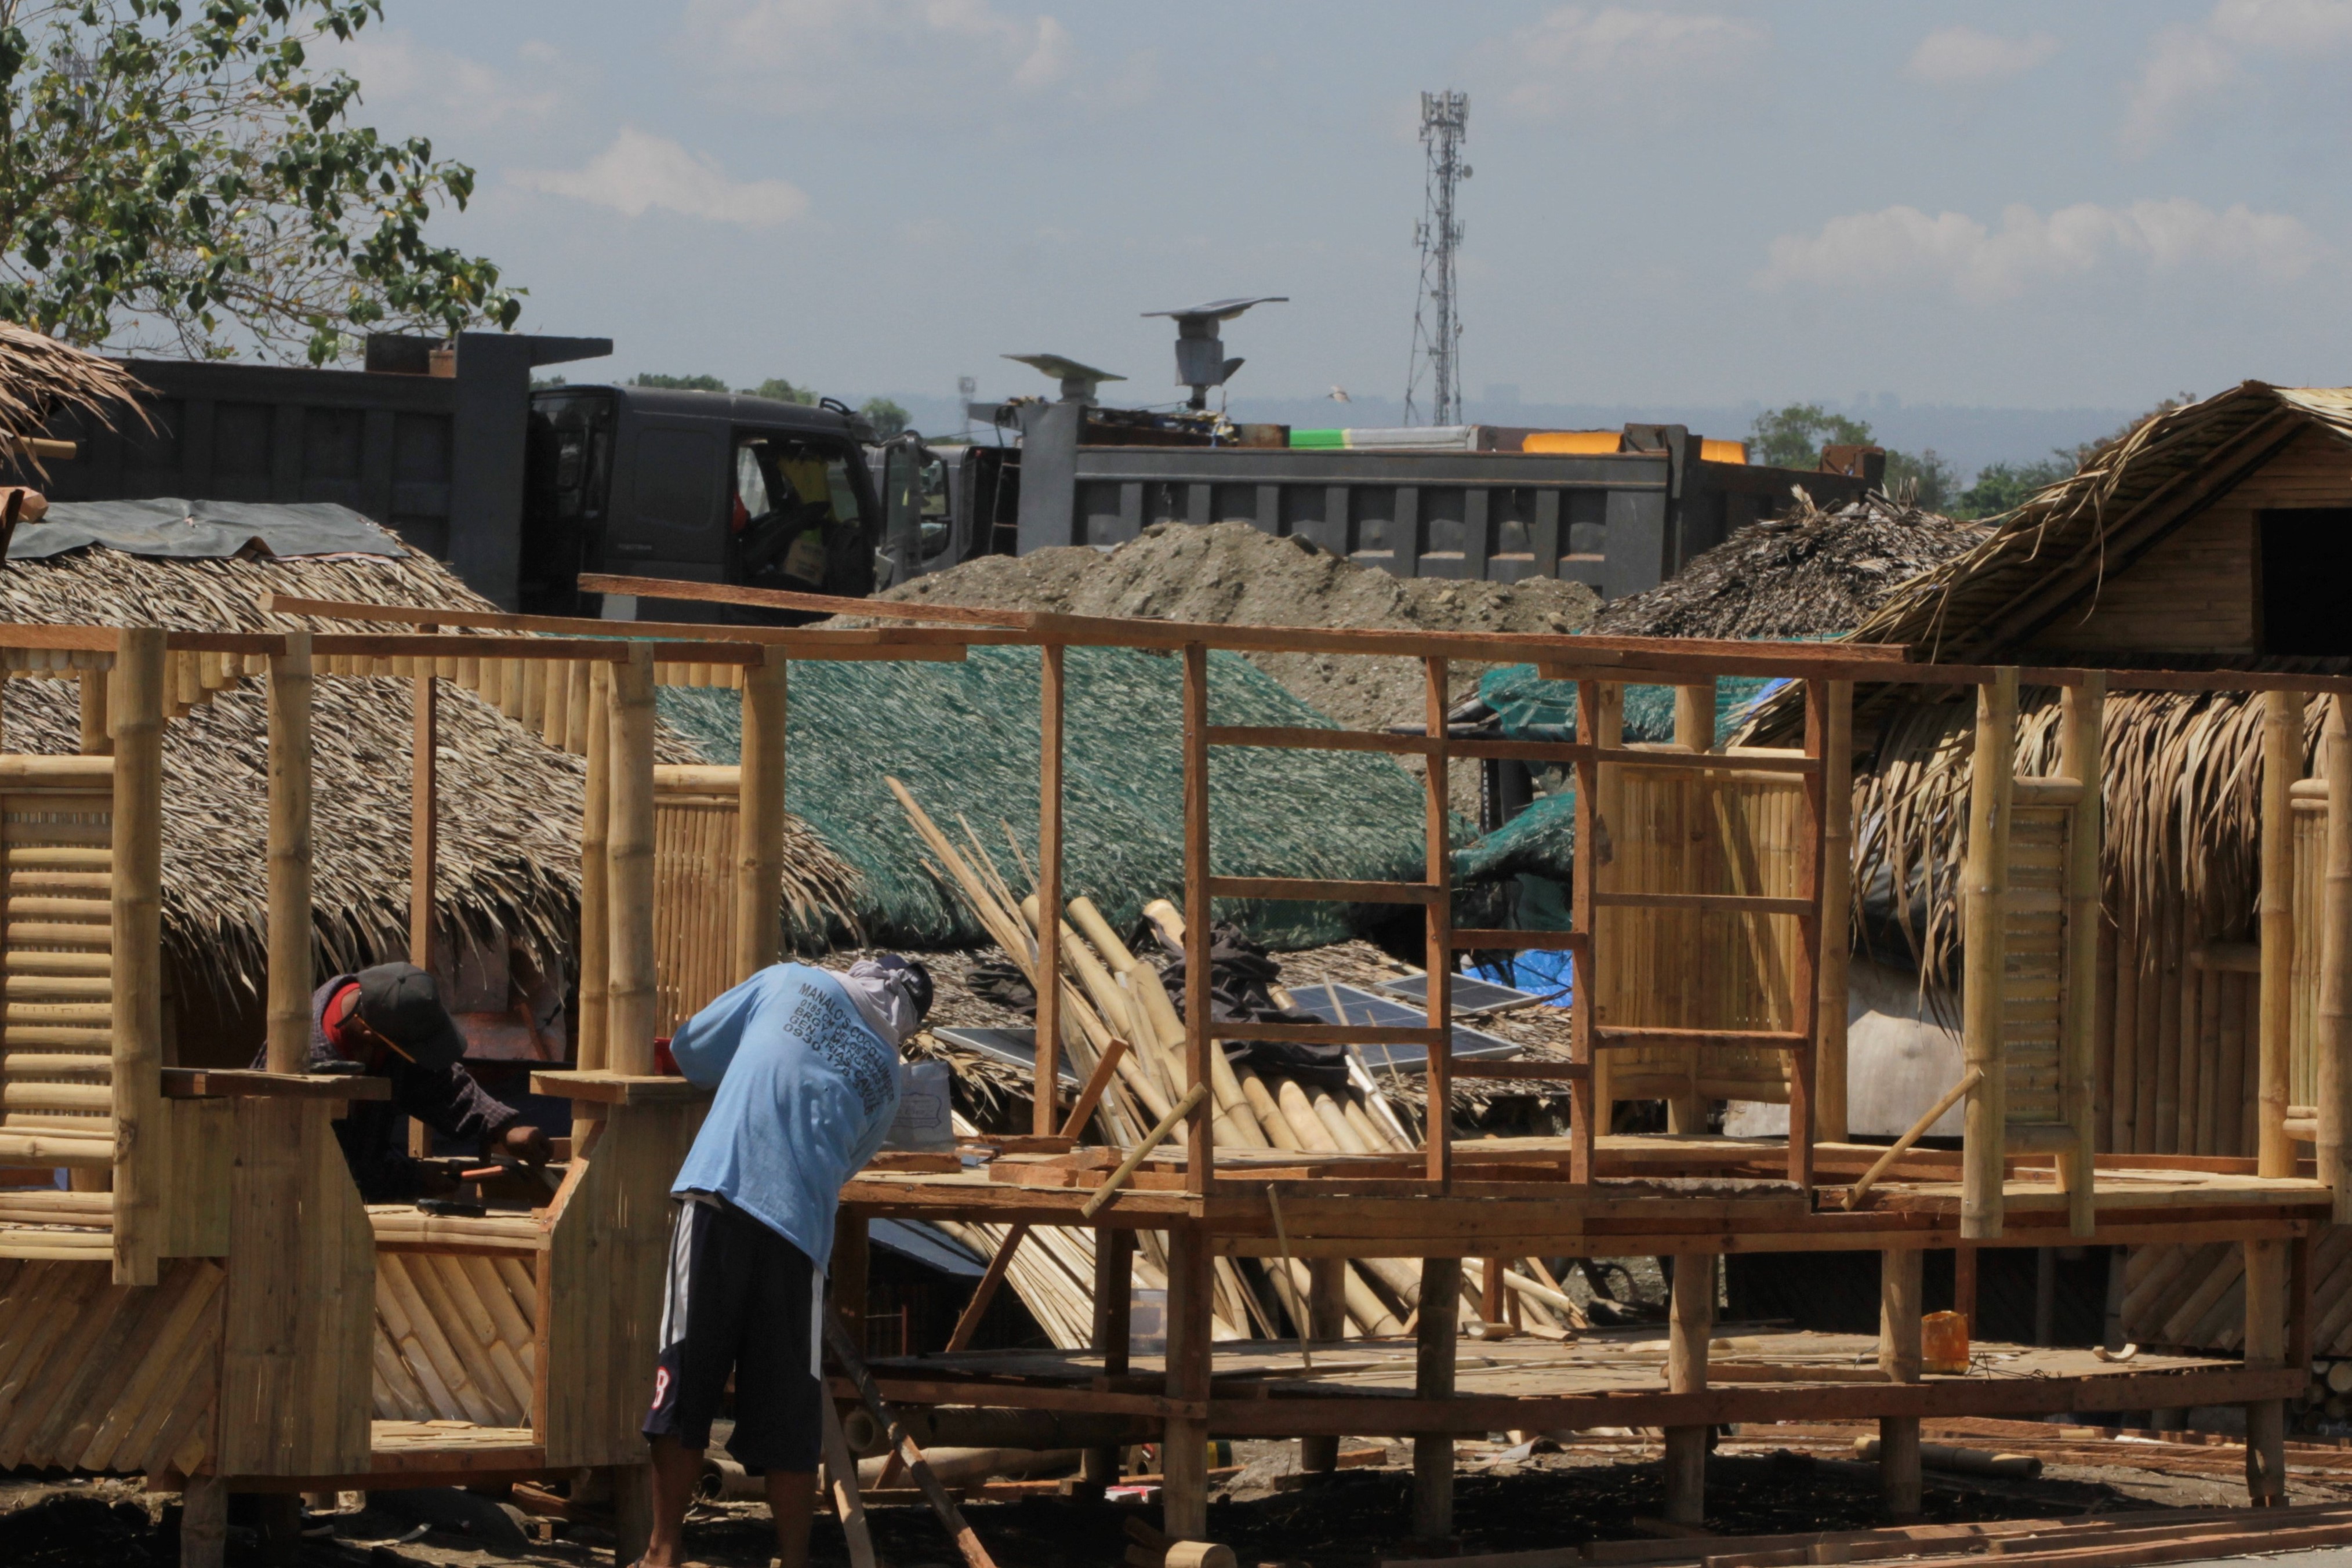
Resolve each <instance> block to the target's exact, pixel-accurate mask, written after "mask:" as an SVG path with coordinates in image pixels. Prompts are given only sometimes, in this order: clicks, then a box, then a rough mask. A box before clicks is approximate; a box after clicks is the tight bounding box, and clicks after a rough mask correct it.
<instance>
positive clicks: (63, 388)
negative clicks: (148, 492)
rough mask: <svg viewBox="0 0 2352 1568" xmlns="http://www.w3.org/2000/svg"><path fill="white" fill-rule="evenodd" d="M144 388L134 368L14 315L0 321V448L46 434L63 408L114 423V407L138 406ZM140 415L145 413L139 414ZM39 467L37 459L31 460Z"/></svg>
mask: <svg viewBox="0 0 2352 1568" xmlns="http://www.w3.org/2000/svg"><path fill="white" fill-rule="evenodd" d="M144 390H146V389H145V388H144V387H142V386H141V385H140V384H139V382H138V381H137V379H136V378H134V377H133V376H132V375H131V373H130V372H129V371H127V370H125V369H123V368H122V366H121V365H120V364H118V363H115V362H114V361H112V360H110V359H100V357H99V356H98V355H96V354H94V353H86V352H84V351H83V350H81V349H78V348H75V347H74V346H72V345H71V344H70V343H65V342H58V340H57V339H56V338H53V337H50V336H48V335H47V334H46V333H43V332H37V331H33V330H32V329H31V328H29V327H20V326H18V325H17V324H16V322H14V321H0V452H6V453H12V454H13V453H15V452H16V451H17V450H18V449H19V443H20V442H21V441H22V440H23V439H24V438H26V437H35V436H46V435H47V434H48V426H49V422H50V420H51V419H52V418H54V417H55V416H58V415H59V414H62V413H68V412H70V413H74V414H79V415H80V416H83V417H84V418H85V419H86V420H87V421H88V422H89V424H91V425H93V426H105V427H107V428H112V426H113V424H114V410H115V409H116V408H117V407H118V406H121V407H127V408H130V409H131V410H133V411H134V412H136V410H137V409H138V406H139V405H138V403H137V402H136V399H137V397H138V395H139V394H140V393H142V392H143V391H144ZM139 417H140V418H141V419H142V420H143V419H144V418H145V417H146V416H145V415H143V414H141V415H139ZM32 466H33V468H35V470H36V471H38V469H39V468H40V463H39V461H38V460H37V459H34V460H33V464H32Z"/></svg>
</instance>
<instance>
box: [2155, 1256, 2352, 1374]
mask: <svg viewBox="0 0 2352 1568" xmlns="http://www.w3.org/2000/svg"><path fill="white" fill-rule="evenodd" d="M2311 1312H2312V1318H2311V1351H2312V1353H2313V1354H2314V1355H2318V1356H2352V1228H2347V1227H2345V1226H2330V1227H2329V1228H2327V1229H2326V1230H2323V1231H2321V1232H2320V1233H2319V1235H2318V1237H2316V1238H2315V1240H2314V1241H2313V1243H2312V1250H2311ZM2124 1335H2125V1337H2126V1338H2127V1339H2130V1340H2133V1341H2135V1342H2138V1343H2140V1344H2146V1345H2158V1346H2166V1347H2176V1348H2179V1349H2183V1350H2203V1351H2235V1350H2237V1349H2238V1348H2239V1347H2240V1346H2241V1345H2242V1344H2243V1343H2244V1342H2245V1338H2246V1257H2245V1252H2244V1249H2243V1248H2242V1247H2239V1246H2238V1245H2237V1244H2236V1243H2234V1242H2225V1243H2216V1244H2212V1245H2208V1246H2204V1247H2134V1248H2132V1250H2131V1257H2130V1260H2129V1261H2128V1262H2127V1263H2126V1266H2125V1269H2124Z"/></svg>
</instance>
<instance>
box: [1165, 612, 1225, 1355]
mask: <svg viewBox="0 0 2352 1568" xmlns="http://www.w3.org/2000/svg"><path fill="white" fill-rule="evenodd" d="M1183 704H1184V708H1183V711H1184V720H1183V737H1182V740H1183V748H1184V800H1183V809H1184V933H1183V941H1184V963H1185V973H1187V974H1207V973H1209V972H1210V962H1209V930H1210V922H1211V920H1212V918H1213V916H1212V914H1211V910H1212V907H1213V906H1212V904H1211V900H1213V898H1214V897H1215V896H1216V894H1215V888H1216V883H1217V880H1218V879H1216V878H1214V877H1212V876H1211V875H1210V874H1209V868H1210V866H1211V864H1212V863H1213V861H1212V855H1211V850H1210V844H1209V650H1208V649H1207V648H1206V647H1202V646H1201V645H1200V644H1198V643H1192V644H1188V645H1186V647H1185V648H1184V676H1183ZM1212 1027H1213V1026H1212V1024H1211V1020H1210V1011H1209V987H1207V986H1205V985H1200V984H1189V985H1187V986H1185V988H1184V1082H1183V1084H1182V1085H1181V1086H1180V1087H1181V1088H1184V1089H1191V1088H1192V1086H1194V1085H1196V1084H1211V1085H1212V1086H1213V1080H1214V1079H1213V1068H1211V1067H1210V1064H1209V1058H1210V1056H1211V1054H1212V1053H1213V1052H1215V1051H1216V1050H1217V1048H1218V1047H1217V1044H1216V1041H1215V1040H1214V1039H1213V1037H1212V1036H1211V1030H1212ZM1204 1098H1207V1097H1204ZM1215 1136H1216V1132H1215V1123H1214V1121H1213V1120H1212V1112H1211V1110H1208V1109H1206V1108H1203V1109H1202V1110H1198V1111H1196V1112H1195V1114H1194V1115H1193V1117H1192V1125H1191V1126H1190V1127H1189V1128H1188V1129H1187V1130H1186V1134H1185V1142H1184V1168H1185V1172H1186V1176H1187V1182H1188V1185H1189V1186H1190V1188H1191V1190H1192V1192H1194V1193H1206V1192H1207V1191H1208V1190H1209V1188H1210V1186H1211V1184H1212V1183H1213V1181H1214V1179H1215V1176H1214V1166H1215V1163H1216V1149H1215V1142H1214V1140H1215ZM1205 1267H1206V1266H1205V1264H1204V1265H1203V1268H1205ZM1173 1309H1174V1302H1173V1301H1172V1300H1171V1303H1170V1310H1171V1311H1172V1310H1173ZM1206 1311H1207V1308H1206V1307H1205V1306H1204V1307H1203V1308H1202V1312H1203V1314H1205V1313H1206ZM1202 1332H1203V1333H1205V1332H1206V1327H1205V1324H1204V1325H1203V1327H1202Z"/></svg>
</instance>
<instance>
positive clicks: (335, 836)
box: [0, 546, 856, 994]
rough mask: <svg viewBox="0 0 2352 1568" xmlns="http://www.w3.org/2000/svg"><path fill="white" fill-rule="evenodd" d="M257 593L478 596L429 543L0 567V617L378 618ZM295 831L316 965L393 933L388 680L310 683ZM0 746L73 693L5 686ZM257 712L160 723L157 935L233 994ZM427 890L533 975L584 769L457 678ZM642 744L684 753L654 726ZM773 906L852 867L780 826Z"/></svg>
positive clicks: (554, 961)
mask: <svg viewBox="0 0 2352 1568" xmlns="http://www.w3.org/2000/svg"><path fill="white" fill-rule="evenodd" d="M264 590H274V591H276V592H278V593H281V594H289V595H303V596H309V597H313V598H321V599H341V600H347V601H360V602H365V603H373V604H383V605H436V606H440V605H446V606H449V607H453V608H466V609H476V610H484V609H495V608H496V607H497V606H495V605H491V604H489V603H488V601H487V600H485V599H483V598H481V597H480V596H479V595H477V594H475V593H474V592H473V591H472V590H470V589H468V588H467V587H466V586H465V584H463V583H461V582H459V581H458V579H457V577H456V576H455V575H454V574H451V573H450V572H449V571H448V569H447V568H446V567H445V566H443V565H442V564H441V563H439V562H437V561H435V560H434V559H433V558H431V557H430V556H427V555H425V554H424V553H423V552H418V551H415V550H413V549H412V550H407V551H405V552H404V553H403V554H401V555H399V556H356V555H339V556H323V557H304V558H296V559H289V560H275V559H258V560H257V559H246V558H234V559H210V560H157V559H150V558H145V557H140V556H133V555H128V554H124V553H123V552H120V551H116V550H110V549H107V548H105V547H103V546H97V547H92V548H89V549H86V550H78V551H73V552H68V553H64V554H60V555H56V556H51V557H48V558H47V559H41V560H29V561H28V560H12V561H9V562H8V563H6V565H5V569H0V619H6V620H10V621H19V622H85V623H98V624H109V625H118V626H119V625H145V626H169V627H173V628H176V629H186V630H211V631H273V630H283V629H287V628H289V627H291V626H309V627H310V628H311V629H312V630H316V631H330V630H333V631H381V630H382V629H383V628H382V627H381V626H377V625H374V624H373V623H367V624H361V623H356V622H351V623H339V622H332V621H327V620H323V619H318V618H315V617H294V616H274V615H265V614H263V613H262V612H261V611H260V610H259V609H257V607H256V596H257V595H258V594H259V593H261V592H262V591H264ZM313 700H314V705H315V706H314V712H313V719H312V742H313V745H314V747H315V758H314V777H315V781H316V783H315V790H316V805H315V811H316V818H315V824H314V829H313V834H312V840H313V865H314V873H313V874H314V879H315V881H314V889H313V907H314V910H315V911H316V920H317V938H318V946H319V961H320V963H321V964H322V965H324V966H328V967H327V968H326V969H324V971H323V972H325V973H332V971H333V969H334V968H341V967H348V966H351V965H352V964H356V963H366V962H377V961H380V960H382V959H383V958H386V957H394V956H398V955H400V954H402V953H404V952H405V950H406V947H407V935H406V932H407V924H408V864H409V834H408V823H409V806H408V790H409V736H410V725H411V721H412V710H411V707H410V685H409V683H408V682H407V681H405V680H399V679H377V678H366V679H354V678H346V677H332V678H326V677H322V678H321V679H320V680H319V681H318V682H317V685H316V687H315V690H314V697H313ZM267 715H268V708H267V700H266V698H265V695H264V693H263V691H262V689H261V683H260V682H259V681H257V680H251V679H248V680H247V681H245V682H244V683H243V684H242V685H240V686H238V687H236V688H232V689H226V690H223V691H221V692H219V693H217V694H216V695H215V697H214V698H213V699H212V700H211V701H210V702H208V703H205V705H203V706H201V707H198V708H195V709H194V710H191V711H190V712H189V713H188V714H187V715H186V716H185V717H184V718H182V719H178V720H175V721H173V722H172V723H170V724H168V725H167V726H165V729H164V752H163V767H164V845H163V875H164V940H165V942H166V944H167V946H168V947H169V948H170V949H171V951H172V952H173V956H174V957H175V958H176V959H178V960H179V961H181V962H182V963H184V965H185V966H186V967H187V969H188V970H189V971H190V972H192V973H198V974H202V975H204V976H205V977H206V978H208V979H211V980H213V981H214V982H215V983H216V984H220V985H222V986H223V987H224V988H226V989H227V990H230V991H241V992H246V993H247V994H250V992H251V990H252V988H253V987H254V986H255V985H257V983H258V980H259V977H260V975H261V973H262V963H263V952H264V946H263V936H264V929H265V926H264V917H265V913H266V910H267V887H266V882H265V868H264V858H263V847H264V845H265V842H266V839H267V837H268V809H267V802H268V793H267V775H266V772H265V769H266V764H267V758H268V716H267ZM439 725H440V746H439V756H438V766H439V781H440V795H439V801H440V816H439V834H440V839H439V846H438V855H439V871H440V875H439V878H438V889H437V892H438V899H439V905H440V909H441V910H442V912H443V916H444V918H445V919H449V920H455V921H459V922H461V923H462V924H464V925H465V926H466V927H467V928H468V929H470V930H472V931H475V932H477V933H478V934H481V935H486V936H487V935H488V934H490V933H492V932H496V931H504V932H506V933H507V934H508V935H509V936H512V937H513V938H515V939H516V940H518V941H519V942H521V943H522V944H524V945H525V946H526V947H527V948H529V949H530V951H531V952H533V954H534V956H535V957H536V958H537V959H538V960H539V961H540V962H541V963H542V964H543V965H544V966H546V967H547V968H548V969H549V970H550V971H551V972H553V973H561V972H562V961H563V960H565V959H566V958H568V957H569V955H570V954H571V952H572V943H573V932H574V930H575V928H576V925H577V922H578V909H579V902H578V900H579V878H580V850H579V823H580V808H581V798H582V791H583V785H584V783H585V764H584V763H583V761H582V759H580V758H577V757H574V756H572V755H570V754H568V753H566V752H562V751H559V750H556V749H554V748H551V747H549V746H547V745H544V744H542V743H541V742H540V740H539V739H538V737H537V736H535V735H534V734H532V733H531V732H530V731H527V730H526V729H525V728H524V727H523V726H522V725H521V724H520V723H519V722H517V721H514V720H512V719H509V718H508V717H506V716H505V715H503V714H501V713H500V712H499V710H497V709H496V708H495V707H493V706H491V705H490V704H488V703H486V702H484V701H482V700H480V699H479V698H478V697H477V696H475V695H474V694H473V693H471V692H468V691H465V690H461V689H457V687H455V686H454V685H450V686H445V688H444V691H443V696H442V701H441V707H440V716H439ZM79 734H80V720H79V695H78V693H77V691H76V689H75V686H74V683H72V682H71V681H62V680H14V681H10V682H8V683H7V687H6V691H5V744H6V747H7V749H8V750H11V751H17V752H72V751H74V750H76V749H77V747H78V744H79ZM662 752H663V760H665V761H668V762H695V761H698V760H699V756H698V753H697V752H695V751H694V750H693V749H692V748H691V747H689V746H688V745H687V744H686V743H685V742H682V741H680V740H678V739H677V737H676V736H675V735H673V734H669V733H667V732H666V733H665V734H664V736H663V738H662ZM787 832H788V838H787V843H786V847H785V859H786V868H787V896H788V900H789V902H790V904H791V905H792V906H793V910H792V912H793V916H794V918H795V922H796V923H799V924H803V925H804V926H807V927H810V928H814V929H820V930H821V929H824V927H826V926H827V925H831V924H837V923H841V922H842V921H845V918H846V913H845V912H846V911H847V910H849V909H850V908H851V907H852V901H853V900H852V889H853V886H854V883H855V879H856V874H855V873H854V872H853V871H852V870H851V869H850V868H848V867H847V866H846V865H845V864H844V863H843V862H842V861H841V860H840V859H839V858H837V857H835V855H833V854H832V853H831V852H830V851H829V850H827V849H826V848H824V846H823V845H822V844H820V843H818V842H817V841H816V840H815V839H814V837H812V836H811V835H809V834H808V832H807V831H806V829H805V828H803V826H801V825H800V824H798V823H797V822H793V823H790V824H788V827H787Z"/></svg>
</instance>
